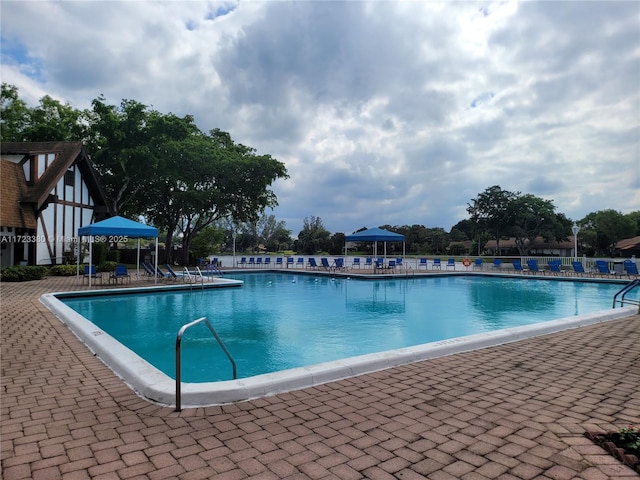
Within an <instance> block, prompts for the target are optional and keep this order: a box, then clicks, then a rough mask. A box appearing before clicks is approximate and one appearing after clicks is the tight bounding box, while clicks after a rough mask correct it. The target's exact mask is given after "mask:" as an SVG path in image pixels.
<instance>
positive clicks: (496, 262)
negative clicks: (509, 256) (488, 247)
mask: <svg viewBox="0 0 640 480" xmlns="http://www.w3.org/2000/svg"><path fill="white" fill-rule="evenodd" d="M501 268H502V260H500V259H499V258H494V259H493V269H494V270H500V269H501Z"/></svg>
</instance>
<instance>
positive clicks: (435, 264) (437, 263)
mask: <svg viewBox="0 0 640 480" xmlns="http://www.w3.org/2000/svg"><path fill="white" fill-rule="evenodd" d="M436 269H437V270H442V263H440V259H439V258H434V259H433V264H432V265H431V270H436Z"/></svg>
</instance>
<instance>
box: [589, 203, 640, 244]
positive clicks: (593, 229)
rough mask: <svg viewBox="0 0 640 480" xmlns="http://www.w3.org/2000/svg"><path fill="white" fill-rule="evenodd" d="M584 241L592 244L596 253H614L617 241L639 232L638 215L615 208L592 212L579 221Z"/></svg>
mask: <svg viewBox="0 0 640 480" xmlns="http://www.w3.org/2000/svg"><path fill="white" fill-rule="evenodd" d="M578 223H579V225H580V227H581V230H580V236H581V238H582V242H583V243H587V244H588V245H590V246H591V247H592V248H593V249H594V250H595V252H596V253H605V254H608V255H613V254H614V249H615V245H616V243H618V242H619V241H620V240H623V239H625V238H629V237H632V236H634V235H635V234H636V232H637V228H638V226H637V215H636V212H632V213H630V214H628V215H623V214H622V213H621V212H618V211H616V210H613V209H608V210H599V211H597V212H592V213H590V214H589V215H587V216H586V217H584V218H583V219H582V220H580V222H578Z"/></svg>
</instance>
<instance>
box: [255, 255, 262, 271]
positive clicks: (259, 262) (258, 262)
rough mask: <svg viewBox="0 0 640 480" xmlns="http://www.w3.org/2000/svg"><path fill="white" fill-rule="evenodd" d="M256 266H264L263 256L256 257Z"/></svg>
mask: <svg viewBox="0 0 640 480" xmlns="http://www.w3.org/2000/svg"><path fill="white" fill-rule="evenodd" d="M256 267H260V268H262V257H256Z"/></svg>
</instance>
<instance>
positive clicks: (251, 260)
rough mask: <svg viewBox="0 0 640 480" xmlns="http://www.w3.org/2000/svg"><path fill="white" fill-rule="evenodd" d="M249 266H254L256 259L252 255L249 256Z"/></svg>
mask: <svg viewBox="0 0 640 480" xmlns="http://www.w3.org/2000/svg"><path fill="white" fill-rule="evenodd" d="M249 266H250V267H255V266H256V259H255V258H253V257H249Z"/></svg>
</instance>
